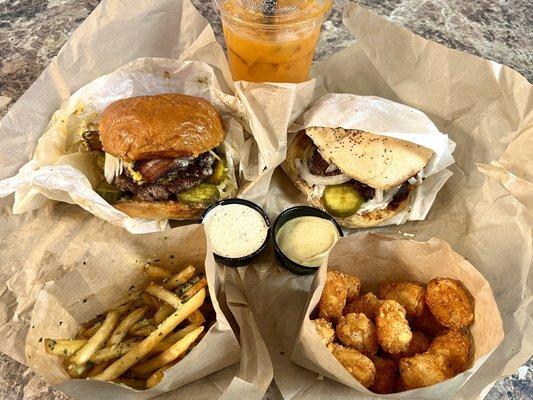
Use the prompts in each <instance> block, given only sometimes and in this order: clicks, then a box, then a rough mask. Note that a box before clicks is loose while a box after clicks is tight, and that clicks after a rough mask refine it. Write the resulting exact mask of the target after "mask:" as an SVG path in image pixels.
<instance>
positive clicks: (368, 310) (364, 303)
mask: <svg viewBox="0 0 533 400" xmlns="http://www.w3.org/2000/svg"><path fill="white" fill-rule="evenodd" d="M379 305H380V300H379V299H378V298H377V297H376V295H375V294H374V293H371V292H368V293H367V294H365V295H363V296H361V297H359V298H358V299H356V300H354V301H352V302H351V303H349V304H346V307H344V310H343V311H342V312H343V314H344V315H346V314H350V313H363V314H365V315H366V316H367V318H368V319H370V320H372V321H373V320H374V318H375V317H376V313H377V311H378V307H379Z"/></svg>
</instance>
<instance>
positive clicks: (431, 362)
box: [398, 352, 453, 390]
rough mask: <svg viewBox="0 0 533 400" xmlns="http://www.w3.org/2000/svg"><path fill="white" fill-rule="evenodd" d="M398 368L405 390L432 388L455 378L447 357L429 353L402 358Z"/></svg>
mask: <svg viewBox="0 0 533 400" xmlns="http://www.w3.org/2000/svg"><path fill="white" fill-rule="evenodd" d="M398 368H399V371H400V378H401V380H402V383H403V386H404V388H405V390H410V389H416V388H420V387H425V386H431V385H434V384H436V383H439V382H442V381H444V380H446V379H449V378H451V377H453V370H452V368H451V367H450V366H449V365H448V363H447V362H446V357H444V356H443V355H441V354H434V353H429V352H428V353H423V354H417V355H416V356H413V357H407V358H402V359H401V360H400V362H399V363H398Z"/></svg>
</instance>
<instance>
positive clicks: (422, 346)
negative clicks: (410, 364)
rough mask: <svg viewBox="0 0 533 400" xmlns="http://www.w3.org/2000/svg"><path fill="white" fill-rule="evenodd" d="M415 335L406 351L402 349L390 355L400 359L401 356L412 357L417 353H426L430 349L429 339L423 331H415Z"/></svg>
mask: <svg viewBox="0 0 533 400" xmlns="http://www.w3.org/2000/svg"><path fill="white" fill-rule="evenodd" d="M412 333H413V337H412V338H411V341H410V342H409V346H408V347H407V350H406V351H402V352H401V353H398V354H391V355H390V357H391V358H393V359H395V360H399V359H400V358H405V357H412V356H414V355H416V354H421V353H425V352H426V351H427V350H428V349H429V345H430V342H429V339H428V338H427V337H426V335H424V334H423V333H422V332H415V331H413V332H412Z"/></svg>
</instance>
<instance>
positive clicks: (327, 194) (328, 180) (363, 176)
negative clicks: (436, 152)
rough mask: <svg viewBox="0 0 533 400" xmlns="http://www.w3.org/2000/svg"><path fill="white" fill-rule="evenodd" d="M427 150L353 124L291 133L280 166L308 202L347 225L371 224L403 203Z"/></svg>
mask: <svg viewBox="0 0 533 400" xmlns="http://www.w3.org/2000/svg"><path fill="white" fill-rule="evenodd" d="M432 154H433V152H432V150H430V149H427V148H425V147H422V146H419V145H416V144H414V143H411V142H407V141H404V140H399V139H395V138H391V137H387V136H380V135H376V134H373V133H369V132H364V131H360V130H355V129H342V128H323V127H310V128H307V129H306V130H305V132H303V131H301V132H299V133H297V134H296V136H295V137H294V139H293V140H292V142H291V143H290V145H289V148H288V149H287V158H286V160H285V163H284V170H285V171H286V173H287V175H288V176H289V178H290V179H291V180H292V181H293V182H294V184H295V185H296V187H297V188H298V189H299V190H300V191H302V192H303V193H304V194H306V195H307V197H308V200H309V202H310V203H311V204H313V205H314V206H316V207H320V208H323V209H325V210H326V211H327V212H328V213H329V214H331V215H332V216H334V217H335V219H336V220H337V222H338V223H339V224H340V225H342V226H344V227H347V228H359V227H371V226H375V225H379V224H381V223H383V222H385V221H387V220H390V219H391V218H393V217H394V216H395V215H397V214H398V213H400V212H401V211H403V210H404V209H406V207H407V205H408V204H409V197H410V195H411V193H412V192H413V190H414V189H415V188H416V186H417V185H418V184H419V183H420V181H421V179H422V175H423V171H422V169H423V168H424V167H425V166H426V165H427V163H428V162H429V160H430V158H431V157H432Z"/></svg>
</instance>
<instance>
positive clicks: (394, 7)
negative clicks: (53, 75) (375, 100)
mask: <svg viewBox="0 0 533 400" xmlns="http://www.w3.org/2000/svg"><path fill="white" fill-rule="evenodd" d="M192 2H193V3H194V4H195V6H196V7H197V8H198V9H199V11H200V12H201V13H202V14H203V15H204V16H205V17H206V18H207V19H208V20H209V21H210V22H211V23H212V24H213V26H214V29H215V33H216V34H217V37H218V39H219V40H220V41H222V37H221V27H220V23H219V21H218V18H217V16H216V14H215V13H214V11H213V10H212V6H211V4H212V3H211V1H207V0H192ZM98 3H99V0H0V55H1V57H0V117H1V116H3V115H4V114H5V113H6V112H7V110H8V109H9V107H10V105H12V104H13V103H14V102H15V101H16V100H17V99H18V98H19V97H20V96H21V95H22V94H23V93H24V91H25V90H26V89H27V88H28V87H29V86H30V85H31V83H32V82H33V81H34V80H35V79H36V78H37V77H38V76H39V74H40V73H41V72H42V70H43V69H44V68H45V67H46V65H47V64H48V63H49V62H50V59H51V58H52V57H54V56H55V55H56V54H57V52H58V51H59V49H60V48H61V46H62V45H63V43H64V42H65V41H66V40H67V39H68V37H69V36H70V34H71V33H72V32H73V31H74V29H75V28H76V27H77V26H78V25H79V24H80V23H81V22H82V21H83V20H84V19H85V18H86V17H87V16H88V15H89V13H90V12H91V11H92V10H93V9H94V8H95V7H96V6H97V5H98ZM359 3H360V4H362V5H364V6H367V7H369V8H370V9H372V10H374V11H375V12H377V13H378V14H380V15H383V16H386V17H388V18H389V19H390V20H392V21H394V22H396V23H398V24H400V25H402V26H405V27H407V28H408V29H410V30H412V31H414V32H415V33H418V34H420V35H422V36H424V37H425V38H427V39H431V40H434V41H437V42H439V43H441V44H444V45H446V46H448V47H451V48H454V49H459V50H463V51H466V52H469V53H472V54H476V55H479V56H481V57H484V58H488V59H491V60H494V61H497V62H499V63H502V64H506V65H508V66H510V67H512V68H514V69H516V70H518V71H519V72H521V73H522V74H523V75H524V76H525V77H526V78H527V79H528V80H529V81H530V82H531V81H532V80H533V40H532V34H531V25H532V13H531V6H530V4H528V2H527V1H526V0H499V1H491V0H477V1H475V0H447V1H444V0H427V1H420V0H361V1H359ZM343 4H344V1H342V0H334V8H333V11H332V14H331V16H330V18H329V20H328V21H327V22H326V23H325V24H324V29H323V32H322V36H321V39H320V42H319V45H318V49H317V53H316V57H315V58H316V59H321V58H323V57H326V56H328V55H330V54H333V53H335V52H337V51H339V50H341V49H343V48H344V47H346V46H347V45H348V44H350V43H351V41H352V38H351V36H350V34H349V33H348V31H347V30H346V28H344V26H343V25H342V22H341V19H342V7H343ZM532 397H533V361H532V360H531V359H530V360H529V362H528V363H527V364H526V365H525V366H522V367H521V368H520V369H519V370H518V372H517V373H515V374H514V375H512V376H510V377H509V378H506V379H502V380H500V381H499V382H497V383H496V385H495V386H494V387H493V388H492V389H491V391H490V392H489V393H488V395H487V397H486V399H489V400H495V399H513V400H526V399H531V398H532ZM0 399H5V400H20V399H61V400H67V399H68V397H67V396H65V395H62V394H61V393H59V392H58V391H56V390H54V389H52V388H50V387H48V386H47V385H46V384H45V383H43V382H42V381H41V380H39V379H38V378H36V377H35V376H34V375H33V373H32V372H30V371H29V370H28V369H27V368H26V367H24V366H22V365H20V364H18V363H17V362H15V361H13V360H11V359H10V358H9V357H7V356H4V355H0ZM265 399H268V400H278V399H281V395H280V394H279V391H278V390H277V388H276V386H275V384H273V385H271V387H270V388H269V391H268V392H267V395H266V396H265Z"/></svg>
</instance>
